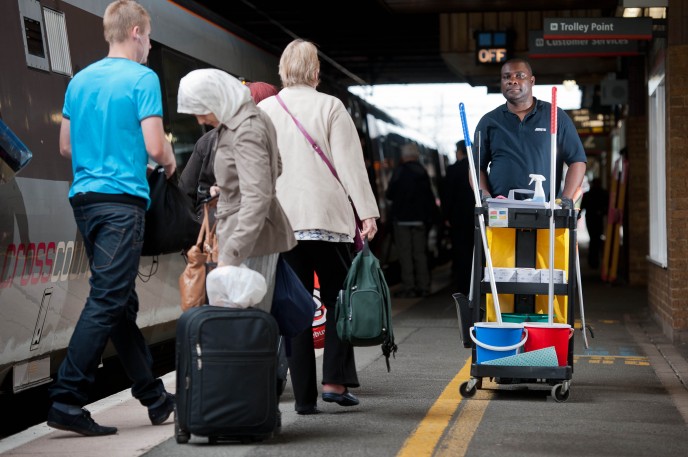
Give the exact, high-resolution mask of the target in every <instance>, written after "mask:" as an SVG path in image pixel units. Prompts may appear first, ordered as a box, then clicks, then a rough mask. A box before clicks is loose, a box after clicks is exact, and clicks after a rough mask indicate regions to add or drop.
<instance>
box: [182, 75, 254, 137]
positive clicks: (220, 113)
mask: <svg viewBox="0 0 688 457" xmlns="http://www.w3.org/2000/svg"><path fill="white" fill-rule="evenodd" d="M250 100H251V91H250V90H249V89H248V87H246V86H245V85H243V84H242V83H241V81H239V80H238V79H236V78H235V77H234V76H231V75H230V74H228V73H225V72H224V71H222V70H215V69H203V70H194V71H192V72H191V73H189V74H188V75H186V76H184V77H183V78H182V79H181V81H179V96H178V97H177V112H179V113H186V114H199V115H203V114H210V113H212V114H214V115H215V117H216V118H217V120H218V121H220V123H222V124H225V125H227V124H228V123H229V121H230V119H232V117H233V116H234V115H235V114H236V112H237V111H239V107H241V105H243V104H244V103H247V102H248V101H250Z"/></svg>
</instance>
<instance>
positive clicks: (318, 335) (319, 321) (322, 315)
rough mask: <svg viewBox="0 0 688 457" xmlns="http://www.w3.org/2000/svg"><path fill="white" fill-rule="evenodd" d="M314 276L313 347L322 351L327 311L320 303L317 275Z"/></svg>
mask: <svg viewBox="0 0 688 457" xmlns="http://www.w3.org/2000/svg"><path fill="white" fill-rule="evenodd" d="M313 276H314V278H313V279H314V283H313V284H314V290H313V300H314V301H315V305H316V307H315V315H314V316H313V346H314V347H315V349H322V348H324V347H325V322H326V321H327V310H326V309H325V305H323V304H322V302H321V301H320V283H319V282H318V275H317V274H315V273H313Z"/></svg>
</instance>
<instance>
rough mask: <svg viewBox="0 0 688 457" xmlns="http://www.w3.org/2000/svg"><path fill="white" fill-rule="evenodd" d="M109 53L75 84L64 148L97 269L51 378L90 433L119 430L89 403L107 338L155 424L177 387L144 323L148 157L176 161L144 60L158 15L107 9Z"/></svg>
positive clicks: (125, 0) (60, 410)
mask: <svg viewBox="0 0 688 457" xmlns="http://www.w3.org/2000/svg"><path fill="white" fill-rule="evenodd" d="M103 29H104V35H105V40H106V41H107V42H108V44H109V52H108V56H107V57H106V58H104V59H102V60H100V61H98V62H95V63H93V64H91V65H90V66H88V67H86V68H85V69H83V70H82V71H80V72H79V73H77V75H76V76H75V77H74V78H73V79H72V80H71V81H70V83H69V85H68V86H67V93H66V95H65V102H64V107H63V109H62V125H61V128H60V154H62V156H64V157H65V158H67V159H71V160H72V171H73V173H74V181H73V183H72V187H71V189H70V191H69V202H70V204H71V206H72V209H73V211H74V218H75V220H76V225H77V227H78V229H79V232H80V233H81V236H82V237H83V240H84V247H85V249H86V253H87V255H88V260H89V264H90V268H91V278H90V281H89V284H90V286H91V290H90V292H89V296H88V298H87V300H86V304H85V306H84V308H83V310H82V312H81V315H80V316H79V320H78V322H77V324H76V326H75V328H74V333H73V334H72V337H71V339H70V341H69V346H68V347H67V356H66V357H65V359H64V361H63V362H62V364H61V365H60V368H59V371H58V373H57V380H56V382H55V383H54V384H53V385H52V386H51V387H50V399H51V400H52V406H51V408H50V410H49V411H48V425H49V426H50V427H53V428H57V429H60V430H68V431H72V432H76V433H79V434H81V435H86V436H100V435H111V434H114V433H117V428H116V427H107V426H101V425H99V424H97V423H96V422H95V421H94V420H93V419H92V418H91V415H90V413H89V412H88V411H87V410H86V409H84V408H83V406H84V405H85V404H86V403H88V392H89V388H90V386H91V385H92V384H93V382H94V379H95V374H96V370H97V368H98V365H99V364H100V359H101V356H102V353H103V350H104V348H105V345H106V343H107V342H108V339H109V340H111V341H112V344H113V345H114V347H115V349H116V350H117V353H118V355H119V358H120V361H121V362H122V365H123V366H124V369H125V371H126V373H127V375H128V376H129V378H130V379H131V381H132V383H133V386H132V389H131V391H132V395H133V396H134V397H135V398H136V399H138V400H139V401H140V402H141V404H142V405H144V406H146V407H147V408H148V417H149V419H150V421H151V423H152V424H153V425H159V424H162V423H163V422H165V421H166V420H167V418H168V417H169V416H170V414H171V413H172V411H173V410H174V396H173V395H172V394H169V393H167V392H166V391H165V388H164V386H163V384H162V381H161V380H160V379H156V378H155V377H154V376H153V368H152V363H153V358H152V356H151V353H150V351H149V349H148V346H147V345H146V341H145V339H144V337H143V335H142V334H141V330H140V329H139V328H138V326H137V325H136V315H137V313H138V309H139V300H138V296H137V295H136V290H135V281H136V274H137V272H138V266H139V259H140V256H141V248H142V247H143V234H144V227H145V213H146V209H147V207H148V205H149V203H150V198H149V189H148V181H147V179H146V170H147V165H148V157H149V156H150V157H151V158H152V159H153V160H154V161H155V162H157V163H159V164H161V165H162V166H163V168H164V169H165V174H166V175H167V177H169V176H171V175H172V174H173V173H174V171H175V169H176V161H175V156H174V151H173V150H172V145H171V144H170V143H169V141H167V140H166V139H165V132H164V130H163V124H162V100H161V92H160V82H159V80H158V77H157V75H156V74H155V73H154V72H153V71H152V70H151V69H149V68H147V67H145V66H143V65H141V64H142V63H144V62H146V60H147V59H148V52H149V51H150V46H151V45H150V31H151V27H150V16H149V14H148V12H147V11H146V10H145V9H144V8H143V7H142V6H141V5H139V4H138V3H137V2H135V1H133V0H116V1H114V2H112V3H110V5H108V7H107V9H106V10H105V14H104V16H103Z"/></svg>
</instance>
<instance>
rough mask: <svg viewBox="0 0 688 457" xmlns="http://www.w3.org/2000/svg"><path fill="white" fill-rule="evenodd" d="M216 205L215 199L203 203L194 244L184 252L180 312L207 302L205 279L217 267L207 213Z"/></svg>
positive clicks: (211, 228) (215, 249)
mask: <svg viewBox="0 0 688 457" xmlns="http://www.w3.org/2000/svg"><path fill="white" fill-rule="evenodd" d="M216 204H217V198H213V199H212V200H211V201H209V202H205V203H203V223H202V224H201V230H200V232H199V233H198V239H197V240H196V244H195V245H193V246H191V247H190V248H189V250H188V251H187V252H186V255H185V257H186V267H185V268H184V271H183V272H182V274H181V276H179V294H180V295H181V306H182V311H186V310H188V309H190V308H194V307H197V306H201V305H203V304H205V303H206V302H207V300H206V291H205V278H206V275H207V274H208V272H210V271H211V270H212V269H213V268H215V267H216V266H217V237H216V234H215V226H216V223H213V226H212V227H211V226H210V222H209V212H210V211H211V208H212V207H214V206H215V205H216Z"/></svg>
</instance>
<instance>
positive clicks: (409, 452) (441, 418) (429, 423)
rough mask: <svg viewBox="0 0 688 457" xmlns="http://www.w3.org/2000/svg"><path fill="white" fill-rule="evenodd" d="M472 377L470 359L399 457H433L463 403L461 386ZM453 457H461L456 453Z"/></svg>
mask: <svg viewBox="0 0 688 457" xmlns="http://www.w3.org/2000/svg"><path fill="white" fill-rule="evenodd" d="M470 377H471V360H470V359H468V360H467V361H466V364H465V365H464V366H463V368H461V370H460V371H459V372H458V373H457V374H456V376H455V377H454V379H452V380H451V382H450V383H449V384H448V385H447V387H445V388H444V391H443V392H442V394H440V396H439V397H438V398H437V400H436V401H435V403H434V404H433V405H432V407H431V408H430V410H429V411H428V413H427V414H426V415H425V417H424V418H423V420H422V421H421V422H420V424H418V427H416V430H415V431H414V432H413V434H412V435H411V436H410V437H408V439H407V440H406V442H405V443H404V445H403V446H402V447H401V450H399V452H398V453H397V457H430V456H432V455H433V453H434V451H435V447H436V446H437V443H439V441H440V438H442V434H443V433H444V430H445V429H446V428H447V426H448V425H449V422H450V421H451V419H452V417H453V416H454V413H455V412H456V409H457V408H458V407H459V403H461V395H459V385H460V384H461V383H462V382H464V381H467V380H468V379H470ZM469 441H470V439H469ZM461 455H463V454H461ZM453 456H455V457H459V455H457V454H456V453H454V454H453Z"/></svg>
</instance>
